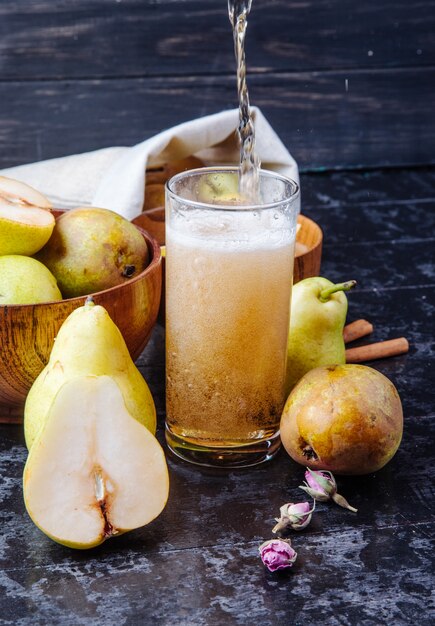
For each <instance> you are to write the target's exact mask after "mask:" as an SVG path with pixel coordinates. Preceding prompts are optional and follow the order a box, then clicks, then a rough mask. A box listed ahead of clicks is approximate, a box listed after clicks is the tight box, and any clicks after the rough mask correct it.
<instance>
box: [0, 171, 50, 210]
mask: <svg viewBox="0 0 435 626" xmlns="http://www.w3.org/2000/svg"><path fill="white" fill-rule="evenodd" d="M0 199H1V200H6V201H7V202H9V203H10V204H15V205H21V206H30V205H32V206H37V207H40V208H41V209H51V202H50V201H49V200H48V198H46V197H45V196H44V195H43V194H42V193H40V192H39V191H37V190H36V189H33V187H30V185H27V184H26V183H23V182H21V181H20V180H14V179H13V178H8V177H6V176H0Z"/></svg>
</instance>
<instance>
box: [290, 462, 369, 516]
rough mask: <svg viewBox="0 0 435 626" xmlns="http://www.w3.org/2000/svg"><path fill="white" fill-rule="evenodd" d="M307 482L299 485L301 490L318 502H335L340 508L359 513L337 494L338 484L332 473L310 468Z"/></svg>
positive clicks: (306, 477) (306, 473) (306, 478)
mask: <svg viewBox="0 0 435 626" xmlns="http://www.w3.org/2000/svg"><path fill="white" fill-rule="evenodd" d="M305 480H306V483H305V484H304V485H299V488H300V489H303V490H304V491H305V492H306V493H308V495H310V496H311V497H312V498H314V500H318V501H319V502H326V501H327V500H334V502H336V503H337V504H338V505H339V506H342V507H343V508H345V509H349V511H353V512H354V513H356V512H357V510H358V509H355V508H354V507H353V506H350V504H349V503H348V502H347V500H346V499H345V498H343V496H341V495H340V494H339V493H337V483H336V482H335V478H334V476H333V475H332V474H331V472H327V471H326V470H318V471H315V470H310V468H309V467H307V471H306V472H305Z"/></svg>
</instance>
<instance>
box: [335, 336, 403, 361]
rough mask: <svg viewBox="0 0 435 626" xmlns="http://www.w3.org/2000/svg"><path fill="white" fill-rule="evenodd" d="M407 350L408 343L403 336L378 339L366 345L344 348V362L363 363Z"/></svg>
mask: <svg viewBox="0 0 435 626" xmlns="http://www.w3.org/2000/svg"><path fill="white" fill-rule="evenodd" d="M408 350H409V343H408V340H407V339H405V337H399V338H397V339H389V340H388V341H379V342H377V343H370V344H368V345H367V346H360V347H358V348H348V349H347V350H346V363H363V362H364V361H375V360H376V359H385V358H387V357H389V356H397V355H398V354H405V352H408Z"/></svg>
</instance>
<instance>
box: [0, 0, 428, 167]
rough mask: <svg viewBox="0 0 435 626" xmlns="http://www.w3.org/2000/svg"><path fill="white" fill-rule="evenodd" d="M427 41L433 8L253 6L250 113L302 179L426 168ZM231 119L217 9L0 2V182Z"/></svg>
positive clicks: (229, 65) (158, 3)
mask: <svg viewBox="0 0 435 626" xmlns="http://www.w3.org/2000/svg"><path fill="white" fill-rule="evenodd" d="M434 33H435V8H434V2H433V0H418V1H416V2H413V3H409V2H405V0H366V1H365V2H355V0H304V1H303V2H300V1H298V2H296V1H295V2H292V1H289V0H254V2H253V9H252V12H251V18H250V21H249V29H248V39H247V55H248V56H247V58H248V72H249V85H250V91H251V100H252V102H253V103H255V104H257V105H258V106H260V107H261V108H262V109H263V111H264V113H265V114H266V116H267V117H268V119H269V120H270V122H271V123H272V125H273V126H274V127H275V129H276V131H277V132H278V133H279V135H280V136H281V137H282V139H283V140H284V142H285V144H286V145H287V146H288V147H289V149H290V150H291V152H292V153H293V155H294V156H295V158H296V159H297V161H298V162H299V165H300V167H301V169H302V170H305V171H309V170H317V169H322V168H326V169H331V168H360V167H369V168H371V167H380V166H409V165H423V164H426V165H427V164H433V163H435V150H434V148H433V146H434V145H435V122H434V117H435V96H434V83H435V36H434ZM346 85H347V90H346ZM235 105H236V92H235V66H234V58H233V47H232V38H231V32H230V26H229V22H228V17H227V3H226V0H201V1H199V0H122V1H121V0H1V2H0V168H1V167H9V166H13V165H18V164H21V163H24V162H29V161H34V160H41V159H46V158H50V157H57V156H62V155H64V154H66V153H73V152H83V151H87V150H93V149H97V148H100V147H106V146H110V145H131V144H134V143H136V142H138V141H141V140H142V139H144V138H147V137H149V136H151V135H153V134H155V133H157V132H159V131H161V130H163V129H165V128H167V127H169V126H172V125H174V124H176V123H178V122H182V121H185V120H187V119H190V118H194V117H197V116H201V115H206V114H208V113H213V112H216V111H219V110H222V109H227V108H232V107H234V106H235Z"/></svg>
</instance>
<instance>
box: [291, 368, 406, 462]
mask: <svg viewBox="0 0 435 626" xmlns="http://www.w3.org/2000/svg"><path fill="white" fill-rule="evenodd" d="M402 432H403V413H402V404H401V402H400V398H399V394H398V393H397V390H396V388H395V387H394V385H393V383H392V382H391V381H390V380H389V379H388V378H386V376H384V375H383V374H381V373H380V372H378V371H377V370H374V369H372V368H371V367H367V366H365V365H349V364H348V365H327V366H323V367H318V368H316V369H313V370H311V371H310V372H308V373H307V374H305V376H303V377H302V378H301V380H300V381H299V382H298V384H297V385H296V387H295V388H294V389H293V391H292V392H291V394H290V395H289V397H288V399H287V402H286V405H285V407H284V411H283V414H282V417H281V440H282V443H283V445H284V448H285V449H286V450H287V452H288V453H289V455H290V456H291V457H292V458H293V459H294V460H295V461H297V462H298V463H301V464H302V465H306V466H308V467H310V468H311V469H325V470H329V471H331V472H334V473H337V474H369V473H371V472H376V471H377V470H379V469H381V467H383V466H384V465H385V464H386V463H388V461H390V459H392V457H393V456H394V454H395V453H396V451H397V449H398V447H399V445H400V441H401V439H402Z"/></svg>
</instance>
